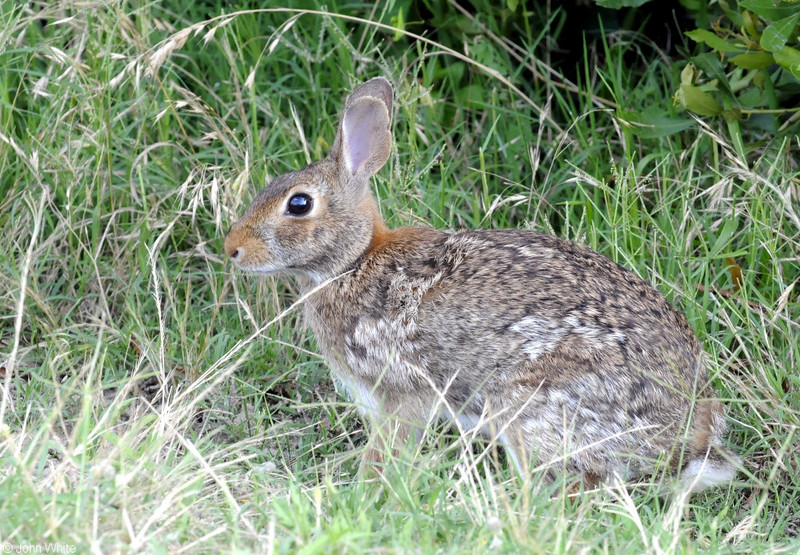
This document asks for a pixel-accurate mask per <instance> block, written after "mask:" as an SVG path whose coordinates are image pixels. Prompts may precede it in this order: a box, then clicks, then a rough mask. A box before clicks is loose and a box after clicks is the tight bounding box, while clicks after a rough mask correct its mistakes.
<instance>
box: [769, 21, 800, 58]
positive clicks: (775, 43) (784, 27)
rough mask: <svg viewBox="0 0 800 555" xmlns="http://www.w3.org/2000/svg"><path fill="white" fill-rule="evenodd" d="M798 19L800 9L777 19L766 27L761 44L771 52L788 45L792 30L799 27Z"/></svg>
mask: <svg viewBox="0 0 800 555" xmlns="http://www.w3.org/2000/svg"><path fill="white" fill-rule="evenodd" d="M798 21H800V11H798V12H797V13H796V14H794V15H791V16H789V17H785V18H783V19H781V20H780V21H776V22H775V23H773V24H772V25H770V26H769V27H767V28H766V29H764V32H763V33H762V34H761V46H762V47H763V48H764V49H765V50H769V51H770V52H776V51H778V50H780V49H781V48H783V47H784V46H786V43H787V42H788V41H789V39H790V38H792V32H793V31H794V30H795V28H796V27H797V22H798Z"/></svg>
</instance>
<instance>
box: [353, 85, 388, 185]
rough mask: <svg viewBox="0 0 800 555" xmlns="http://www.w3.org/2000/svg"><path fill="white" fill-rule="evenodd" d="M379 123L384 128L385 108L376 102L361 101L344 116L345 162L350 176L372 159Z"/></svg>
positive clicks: (379, 128)
mask: <svg viewBox="0 0 800 555" xmlns="http://www.w3.org/2000/svg"><path fill="white" fill-rule="evenodd" d="M381 123H383V126H384V127H385V126H386V108H385V107H384V106H383V105H382V103H381V102H380V101H378V100H374V99H370V100H366V99H365V100H361V101H358V102H357V103H356V104H355V105H354V106H352V107H351V108H349V109H348V110H347V113H346V114H345V116H344V122H343V124H344V129H343V131H344V142H345V153H346V154H345V162H346V164H347V169H348V170H349V171H350V174H351V175H354V174H355V173H356V172H358V171H359V170H360V169H362V167H363V166H364V164H365V163H366V162H367V161H368V160H369V159H370V158H371V157H372V155H373V153H374V151H375V148H376V146H377V145H376V142H377V140H378V139H379V138H380V135H379V134H380V133H381V131H383V132H384V133H385V132H386V131H385V129H381V127H382V126H381Z"/></svg>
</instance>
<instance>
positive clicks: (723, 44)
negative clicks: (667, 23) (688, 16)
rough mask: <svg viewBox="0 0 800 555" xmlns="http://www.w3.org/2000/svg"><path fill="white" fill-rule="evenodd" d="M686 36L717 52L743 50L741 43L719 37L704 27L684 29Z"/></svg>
mask: <svg viewBox="0 0 800 555" xmlns="http://www.w3.org/2000/svg"><path fill="white" fill-rule="evenodd" d="M686 36H687V37H689V38H690V39H692V40H693V41H695V42H701V43H704V44H707V45H708V46H710V47H711V48H713V49H714V50H716V51H717V52H742V51H743V50H744V46H743V45H741V44H736V43H733V42H731V41H728V40H725V39H723V38H720V37H719V36H717V35H715V34H714V33H712V32H711V31H707V30H706V29H695V30H694V31H686Z"/></svg>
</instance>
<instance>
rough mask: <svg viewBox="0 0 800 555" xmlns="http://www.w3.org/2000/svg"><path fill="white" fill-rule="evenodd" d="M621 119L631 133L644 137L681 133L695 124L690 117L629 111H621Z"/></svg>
mask: <svg viewBox="0 0 800 555" xmlns="http://www.w3.org/2000/svg"><path fill="white" fill-rule="evenodd" d="M619 121H620V123H622V124H623V125H626V126H627V127H628V128H629V129H630V130H631V133H633V134H634V135H637V136H639V137H642V138H644V139H654V138H657V137H666V136H667V135H673V134H675V133H680V132H681V131H684V130H686V129H688V128H690V127H692V126H693V125H694V124H695V122H694V120H693V119H690V118H670V117H667V116H663V115H661V114H649V113H646V112H644V113H643V112H628V111H623V112H620V114H619Z"/></svg>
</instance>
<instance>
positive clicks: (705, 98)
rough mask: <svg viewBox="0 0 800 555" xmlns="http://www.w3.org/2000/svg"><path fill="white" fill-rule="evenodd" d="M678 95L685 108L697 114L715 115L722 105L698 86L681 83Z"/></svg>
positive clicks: (720, 110)
mask: <svg viewBox="0 0 800 555" xmlns="http://www.w3.org/2000/svg"><path fill="white" fill-rule="evenodd" d="M678 96H679V98H680V99H681V102H682V103H683V106H684V107H685V108H686V109H687V110H691V111H692V112H694V113H695V114H697V115H699V116H716V115H719V113H720V112H722V107H721V106H720V105H719V102H717V100H716V99H715V98H714V96H713V95H712V94H711V93H708V92H706V91H704V90H701V89H700V87H696V86H694V85H689V84H686V83H682V84H681V88H680V94H679V95H678Z"/></svg>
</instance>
